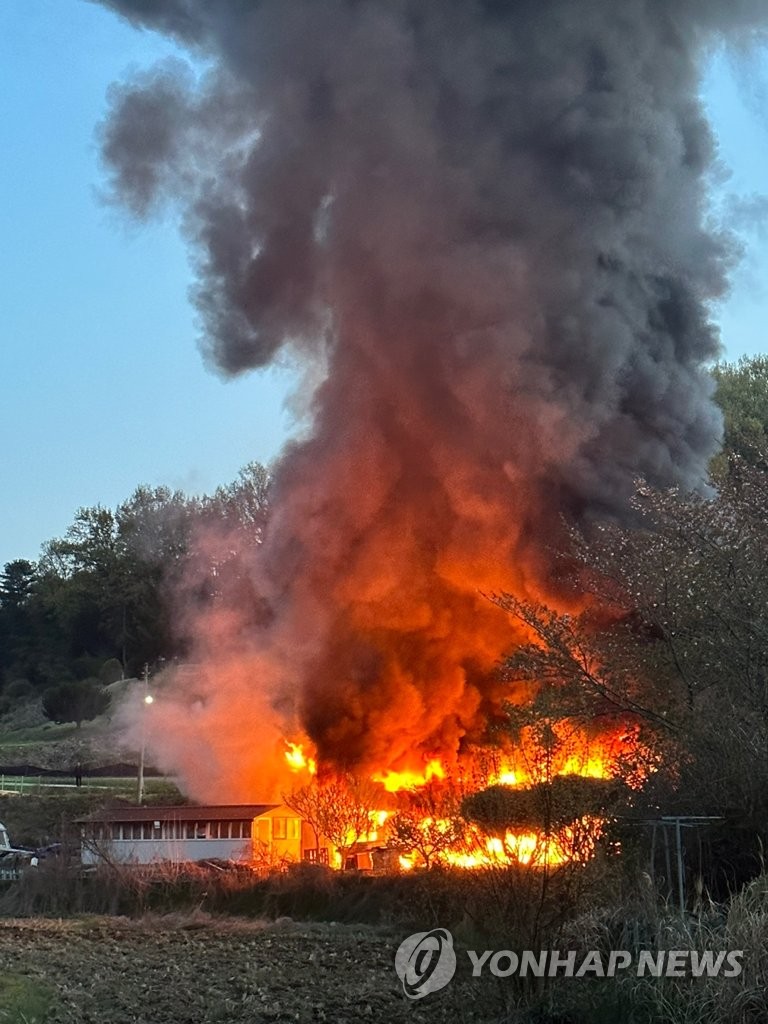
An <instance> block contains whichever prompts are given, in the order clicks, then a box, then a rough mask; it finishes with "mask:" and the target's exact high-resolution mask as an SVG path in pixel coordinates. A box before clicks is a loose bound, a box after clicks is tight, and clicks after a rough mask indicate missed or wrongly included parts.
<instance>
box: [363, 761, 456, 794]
mask: <svg viewBox="0 0 768 1024" xmlns="http://www.w3.org/2000/svg"><path fill="white" fill-rule="evenodd" d="M444 778H445V769H444V768H443V766H442V764H441V763H440V761H438V760H437V759H436V758H435V759H433V760H432V761H429V762H428V763H427V765H425V767H424V768H423V770H422V771H409V770H406V771H402V772H396V771H386V772H380V773H379V774H377V775H374V776H373V781H374V782H380V783H381V784H382V785H383V786H384V789H386V791H387V792H388V793H399V792H400V790H403V789H418V788H419V787H420V786H426V784H427V783H428V782H431V781H432V780H433V779H444Z"/></svg>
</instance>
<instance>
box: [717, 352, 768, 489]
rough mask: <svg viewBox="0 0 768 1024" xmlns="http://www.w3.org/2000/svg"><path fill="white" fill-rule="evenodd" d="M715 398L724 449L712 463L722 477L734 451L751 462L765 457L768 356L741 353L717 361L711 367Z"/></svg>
mask: <svg viewBox="0 0 768 1024" xmlns="http://www.w3.org/2000/svg"><path fill="white" fill-rule="evenodd" d="M712 376H713V377H714V379H715V383H716V386H717V387H716V391H715V400H716V401H717V403H718V405H719V406H720V408H721V409H722V410H723V420H724V435H723V450H722V452H721V453H720V454H719V455H717V456H715V458H714V460H713V463H712V470H713V474H714V476H715V477H716V478H717V479H720V480H722V479H724V478H725V477H726V476H727V474H728V460H729V458H730V457H731V456H733V455H736V456H738V457H739V458H740V459H742V460H744V461H745V462H747V463H749V464H750V465H754V466H758V465H760V466H763V467H765V465H766V457H768V356H752V357H748V356H743V357H742V358H741V359H740V360H739V361H738V363H719V364H718V365H717V366H715V368H714V369H713V371H712Z"/></svg>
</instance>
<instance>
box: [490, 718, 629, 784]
mask: <svg viewBox="0 0 768 1024" xmlns="http://www.w3.org/2000/svg"><path fill="white" fill-rule="evenodd" d="M550 732H551V740H550V743H549V744H547V745H546V747H545V746H542V744H541V743H540V742H538V741H537V739H536V737H535V735H534V730H533V729H532V728H531V727H528V728H525V729H523V730H522V733H521V736H520V741H519V743H518V745H517V746H516V748H515V749H514V750H513V751H512V752H511V753H510V754H504V755H500V756H499V757H498V758H497V760H496V764H495V765H494V766H493V767H492V768H491V770H490V772H489V774H488V780H487V782H488V785H491V786H493V785H501V786H513V787H516V786H530V785H533V784H534V783H536V782H543V781H546V780H549V779H553V778H555V777H557V776H559V775H580V776H581V777H582V778H588V779H610V778H615V777H616V776H618V775H620V774H623V769H622V761H623V760H624V759H625V758H627V757H629V756H631V755H634V754H637V753H638V752H639V749H640V748H639V744H638V739H637V730H636V729H634V728H627V727H626V726H622V727H617V728H615V729H613V730H611V731H609V732H606V733H601V734H600V735H598V736H590V735H589V734H588V732H587V730H586V729H584V728H583V727H581V726H578V725H574V724H573V723H571V722H569V721H567V720H563V721H560V722H555V723H554V724H553V725H552V726H551V727H550Z"/></svg>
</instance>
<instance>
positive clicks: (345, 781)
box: [283, 775, 378, 870]
mask: <svg viewBox="0 0 768 1024" xmlns="http://www.w3.org/2000/svg"><path fill="white" fill-rule="evenodd" d="M283 802H284V803H285V804H286V805H287V806H288V807H290V808H291V809H292V810H294V811H296V813H297V814H299V815H301V817H302V818H303V819H304V820H305V821H307V822H308V823H309V824H310V825H311V827H312V829H313V830H314V832H315V836H316V838H317V837H319V836H325V838H326V839H328V840H329V841H330V842H331V843H332V844H333V845H334V847H335V848H336V852H337V854H338V858H339V866H340V867H341V868H342V870H343V869H344V868H345V867H346V863H347V857H348V855H349V851H350V850H351V849H352V848H353V847H354V845H355V844H356V843H358V842H360V841H361V840H362V839H363V837H364V836H367V835H368V834H369V833H370V832H371V831H373V829H374V828H375V825H376V811H377V802H378V791H377V790H376V788H375V787H374V786H373V785H371V784H370V783H369V782H367V781H365V780H363V779H359V778H357V777H356V776H353V775H337V776H334V777H332V778H329V779H325V780H323V781H322V782H321V781H319V780H318V779H317V777H315V778H314V779H313V780H312V781H311V782H310V783H308V784H307V785H306V786H302V787H300V788H299V789H296V790H294V791H293V792H291V793H288V794H283Z"/></svg>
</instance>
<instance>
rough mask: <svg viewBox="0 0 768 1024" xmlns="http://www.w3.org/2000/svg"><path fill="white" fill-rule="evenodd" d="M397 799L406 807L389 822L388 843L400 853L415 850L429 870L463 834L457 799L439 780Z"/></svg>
mask: <svg viewBox="0 0 768 1024" xmlns="http://www.w3.org/2000/svg"><path fill="white" fill-rule="evenodd" d="M401 798H402V799H403V800H404V801H405V803H406V806H405V807H403V808H401V809H400V810H399V811H398V812H397V813H396V814H395V815H394V817H393V818H392V819H391V820H390V822H389V829H388V831H389V844H390V846H392V847H393V848H394V849H396V850H402V851H403V852H404V853H413V852H415V853H417V854H418V855H419V857H420V858H421V860H422V861H423V864H424V867H425V868H426V869H427V870H429V868H431V867H433V866H434V865H435V864H436V863H439V861H440V860H441V858H442V856H443V854H445V852H446V851H447V850H449V849H450V848H451V847H452V846H455V845H456V843H458V842H459V841H460V840H461V838H462V836H463V833H464V823H463V821H462V819H461V814H460V809H459V804H460V801H459V798H458V796H457V794H456V793H455V792H454V791H453V789H452V788H451V787H449V786H448V785H447V784H446V783H445V782H442V781H441V782H439V783H435V782H431V783H428V784H427V785H426V786H423V787H422V788H420V789H414V790H412V791H410V792H407V793H404V794H402V795H401Z"/></svg>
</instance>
